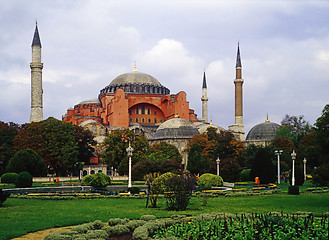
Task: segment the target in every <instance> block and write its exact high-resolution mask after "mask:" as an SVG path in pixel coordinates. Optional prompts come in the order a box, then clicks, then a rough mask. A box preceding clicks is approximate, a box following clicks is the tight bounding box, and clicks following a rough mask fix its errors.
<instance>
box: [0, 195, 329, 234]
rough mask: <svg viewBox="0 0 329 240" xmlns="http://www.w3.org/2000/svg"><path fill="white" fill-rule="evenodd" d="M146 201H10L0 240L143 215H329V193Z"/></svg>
mask: <svg viewBox="0 0 329 240" xmlns="http://www.w3.org/2000/svg"><path fill="white" fill-rule="evenodd" d="M145 203H146V200H145V199H123V198H121V199H92V200H87V199H86V200H67V201H50V200H30V199H15V198H9V199H7V201H5V202H4V204H3V207H1V208H0V239H10V238H13V237H18V236H21V235H24V234H26V233H29V232H33V231H37V230H42V229H48V228H53V227H56V226H60V227H61V226H70V225H77V224H81V223H84V222H90V221H94V220H97V219H99V220H102V221H104V222H105V221H107V220H109V219H110V218H115V217H120V218H125V217H126V218H130V219H138V218H140V217H141V216H142V215H145V214H153V215H156V216H157V217H169V216H172V215H175V214H184V215H199V214H201V213H209V212H226V213H251V212H257V213H268V212H269V211H275V212H281V210H282V211H283V212H284V213H286V214H290V213H294V212H297V211H303V212H305V211H306V212H313V213H314V214H315V215H317V216H320V215H321V214H323V213H325V212H329V193H322V194H315V193H313V194H312V193H303V194H301V195H297V196H295V195H288V194H275V195H266V196H250V197H227V198H225V197H219V198H208V199H207V205H206V206H202V205H201V204H202V198H192V199H191V202H190V205H189V206H188V209H187V210H186V211H181V212H173V211H166V210H165V199H160V200H159V204H158V208H156V209H150V208H148V209H147V208H145Z"/></svg>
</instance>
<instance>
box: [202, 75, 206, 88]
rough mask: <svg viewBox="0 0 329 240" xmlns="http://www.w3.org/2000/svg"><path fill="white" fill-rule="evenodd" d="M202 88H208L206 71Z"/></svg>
mask: <svg viewBox="0 0 329 240" xmlns="http://www.w3.org/2000/svg"><path fill="white" fill-rule="evenodd" d="M202 88H207V82H206V72H203V83H202Z"/></svg>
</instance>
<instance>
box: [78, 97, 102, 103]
mask: <svg viewBox="0 0 329 240" xmlns="http://www.w3.org/2000/svg"><path fill="white" fill-rule="evenodd" d="M90 103H100V101H99V99H98V98H94V99H89V100H86V101H82V102H80V103H79V104H90Z"/></svg>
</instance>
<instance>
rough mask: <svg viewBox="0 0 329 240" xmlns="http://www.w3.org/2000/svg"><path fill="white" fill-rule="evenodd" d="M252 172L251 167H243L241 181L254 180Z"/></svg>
mask: <svg viewBox="0 0 329 240" xmlns="http://www.w3.org/2000/svg"><path fill="white" fill-rule="evenodd" d="M250 173H251V169H250V168H247V169H243V170H242V171H241V173H240V180H241V181H252V179H251V176H250Z"/></svg>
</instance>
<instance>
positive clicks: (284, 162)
mask: <svg viewBox="0 0 329 240" xmlns="http://www.w3.org/2000/svg"><path fill="white" fill-rule="evenodd" d="M270 147H272V149H271V150H272V154H273V156H274V151H275V150H277V151H280V150H282V151H283V152H282V154H281V155H280V163H281V165H280V166H281V171H288V170H290V169H291V153H292V151H293V150H294V149H296V148H295V145H294V143H293V142H292V141H291V140H288V139H285V138H277V139H275V140H274V141H273V142H272V143H271V144H270ZM297 155H299V154H297Z"/></svg>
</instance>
